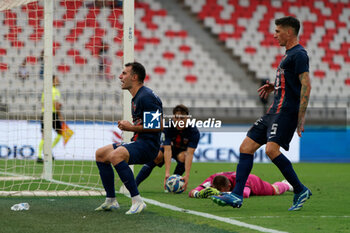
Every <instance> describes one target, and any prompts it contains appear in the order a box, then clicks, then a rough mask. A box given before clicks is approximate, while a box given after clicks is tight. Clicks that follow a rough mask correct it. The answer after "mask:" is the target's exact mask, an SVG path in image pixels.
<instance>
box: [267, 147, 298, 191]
mask: <svg viewBox="0 0 350 233" xmlns="http://www.w3.org/2000/svg"><path fill="white" fill-rule="evenodd" d="M272 162H273V163H274V164H275V165H276V166H277V167H278V169H280V171H281V172H282V174H283V176H284V178H286V180H287V181H288V182H289V183H290V184H291V185H292V186H293V188H294V193H300V192H301V191H303V188H304V185H303V184H302V183H301V182H300V181H299V179H298V176H297V174H296V173H295V171H294V169H293V166H292V163H291V162H290V161H289V159H288V158H287V157H286V156H284V155H283V154H282V153H281V154H280V155H279V156H277V157H276V158H275V159H274V160H272Z"/></svg>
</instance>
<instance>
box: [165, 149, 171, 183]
mask: <svg viewBox="0 0 350 233" xmlns="http://www.w3.org/2000/svg"><path fill="white" fill-rule="evenodd" d="M171 153H172V152H171V146H170V145H164V164H165V177H164V189H166V188H165V183H166V181H167V179H168V178H169V176H170V165H171V157H172V154H171Z"/></svg>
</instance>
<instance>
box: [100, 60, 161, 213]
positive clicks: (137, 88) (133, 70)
mask: <svg viewBox="0 0 350 233" xmlns="http://www.w3.org/2000/svg"><path fill="white" fill-rule="evenodd" d="M145 76H146V71H145V68H144V67H143V66H142V65H141V64H140V63H137V62H133V63H128V64H126V65H125V68H124V70H123V72H122V73H121V74H120V76H119V79H120V80H121V86H122V89H124V90H129V92H130V93H131V95H132V97H133V98H132V103H131V104H132V118H133V123H130V122H129V121H126V120H121V121H118V127H119V128H120V129H121V130H124V131H131V132H134V136H133V138H132V140H131V141H132V142H130V143H123V144H117V143H114V144H111V145H107V146H104V147H101V148H99V149H98V150H97V151H96V164H97V167H98V169H99V172H100V177H101V180H102V184H103V187H104V189H105V190H106V200H105V202H104V203H103V204H102V205H101V206H99V207H98V208H96V210H98V211H99V210H112V209H118V208H119V204H118V202H117V200H116V198H115V189H114V171H113V168H112V166H111V164H112V165H113V166H114V168H115V170H116V171H117V173H118V175H119V177H120V179H121V181H122V182H123V183H124V185H125V187H126V188H127V189H128V190H129V192H130V196H131V199H132V206H131V208H130V210H129V211H127V212H126V214H135V213H140V212H141V211H142V210H143V209H144V208H145V207H146V204H145V203H144V202H143V200H142V198H141V196H140V194H139V191H138V189H137V186H136V182H135V179H134V174H133V172H132V170H131V169H130V167H129V164H145V163H147V162H149V161H153V160H154V159H155V158H156V157H157V154H158V151H159V147H160V134H161V130H162V127H160V128H159V129H146V128H144V127H143V123H144V122H143V121H144V119H143V118H144V114H145V113H148V114H151V113H152V116H153V117H154V119H155V120H156V119H158V122H159V125H160V126H162V124H161V122H162V121H161V114H162V111H163V109H162V102H161V100H160V99H159V97H158V96H157V95H155V94H154V92H153V91H152V90H151V89H149V88H147V87H145V86H144V85H143V81H144V79H145ZM153 117H152V119H153Z"/></svg>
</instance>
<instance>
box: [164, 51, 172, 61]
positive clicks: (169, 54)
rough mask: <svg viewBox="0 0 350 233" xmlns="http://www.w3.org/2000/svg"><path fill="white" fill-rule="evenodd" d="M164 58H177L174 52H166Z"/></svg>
mask: <svg viewBox="0 0 350 233" xmlns="http://www.w3.org/2000/svg"><path fill="white" fill-rule="evenodd" d="M163 58H164V59H166V60H173V59H174V58H175V54H174V53H172V52H164V53H163Z"/></svg>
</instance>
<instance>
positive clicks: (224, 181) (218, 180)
mask: <svg viewBox="0 0 350 233" xmlns="http://www.w3.org/2000/svg"><path fill="white" fill-rule="evenodd" d="M229 185H230V180H229V179H228V178H227V177H226V176H222V175H218V176H215V177H214V179H213V183H212V186H213V188H216V189H217V190H219V191H220V190H223V189H225V188H226V187H227V186H229Z"/></svg>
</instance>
